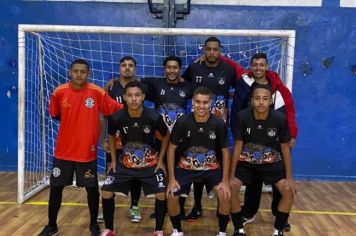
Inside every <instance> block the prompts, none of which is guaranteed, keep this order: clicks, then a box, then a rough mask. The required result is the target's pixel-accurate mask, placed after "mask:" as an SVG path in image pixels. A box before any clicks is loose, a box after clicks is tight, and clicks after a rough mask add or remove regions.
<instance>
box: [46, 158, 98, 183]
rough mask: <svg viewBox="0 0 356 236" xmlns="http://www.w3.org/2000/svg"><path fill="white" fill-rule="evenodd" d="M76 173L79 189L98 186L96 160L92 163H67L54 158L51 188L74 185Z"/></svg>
mask: <svg viewBox="0 0 356 236" xmlns="http://www.w3.org/2000/svg"><path fill="white" fill-rule="evenodd" d="M74 173H75V177H76V183H77V186H78V187H96V186H98V174H97V164H96V160H95V161H91V162H77V161H67V160H61V159H58V158H55V157H54V158H53V169H52V174H51V181H50V184H51V186H68V185H72V184H73V175H74Z"/></svg>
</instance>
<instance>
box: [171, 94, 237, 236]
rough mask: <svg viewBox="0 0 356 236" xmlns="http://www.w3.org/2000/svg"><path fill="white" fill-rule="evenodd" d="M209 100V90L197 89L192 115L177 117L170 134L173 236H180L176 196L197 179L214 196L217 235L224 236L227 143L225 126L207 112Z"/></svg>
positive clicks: (226, 209) (227, 204)
mask: <svg viewBox="0 0 356 236" xmlns="http://www.w3.org/2000/svg"><path fill="white" fill-rule="evenodd" d="M211 97H212V93H211V91H210V90H209V89H208V88H206V87H199V88H197V89H196V90H195V91H194V97H193V100H192V104H193V105H194V112H193V113H190V114H187V115H184V116H183V117H182V118H180V119H179V120H178V121H177V123H176V124H175V126H174V127H173V131H172V134H171V142H170V145H169V148H168V152H167V158H168V159H167V163H168V174H169V185H168V189H167V197H168V212H169V215H170V217H171V221H172V225H173V228H174V231H173V234H172V236H181V235H183V232H182V229H181V223H180V221H181V217H180V207H179V201H178V196H179V195H187V194H188V193H189V190H190V186H191V183H192V181H194V180H196V179H201V180H202V181H203V183H204V184H205V185H206V187H207V190H208V192H210V191H213V192H214V193H215V194H216V196H217V198H218V202H219V234H218V235H226V233H225V232H226V227H227V223H228V219H229V212H230V208H229V198H230V191H229V186H228V181H229V180H228V173H229V162H230V155H229V150H228V147H229V143H228V139H227V127H226V123H225V122H224V121H223V120H222V119H221V118H218V117H216V116H214V115H212V114H211V113H210V108H211ZM178 154H179V155H178ZM175 163H178V164H177V165H176V164H175Z"/></svg>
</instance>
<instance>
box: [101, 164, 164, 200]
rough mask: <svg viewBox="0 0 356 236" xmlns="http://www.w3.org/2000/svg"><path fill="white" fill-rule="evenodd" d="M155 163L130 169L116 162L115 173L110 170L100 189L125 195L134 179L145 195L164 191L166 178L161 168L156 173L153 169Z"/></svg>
mask: <svg viewBox="0 0 356 236" xmlns="http://www.w3.org/2000/svg"><path fill="white" fill-rule="evenodd" d="M156 166H157V165H154V166H151V167H148V168H144V169H130V168H126V167H123V166H122V165H121V164H119V163H118V164H117V166H116V173H114V172H113V171H110V172H109V174H108V175H107V177H106V179H105V181H104V185H103V187H102V188H101V190H102V191H108V192H118V193H120V194H122V195H124V196H127V195H128V193H129V191H130V189H131V185H132V184H133V183H134V182H135V180H136V181H139V182H141V184H142V188H143V192H144V193H145V196H146V197H148V196H152V195H154V194H156V193H161V192H165V191H166V186H167V179H166V176H165V175H164V173H163V171H162V170H161V169H158V170H157V172H156V173H154V170H155V169H156Z"/></svg>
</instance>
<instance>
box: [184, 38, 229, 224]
mask: <svg viewBox="0 0 356 236" xmlns="http://www.w3.org/2000/svg"><path fill="white" fill-rule="evenodd" d="M220 55H221V48H220V40H219V39H218V38H216V37H209V38H207V39H206V40H205V46H204V59H205V60H204V61H203V62H197V63H193V64H191V65H189V66H188V68H187V70H186V71H185V72H184V74H183V75H182V77H183V78H184V79H186V80H188V81H191V83H192V87H193V89H195V88H197V87H200V86H205V87H207V88H209V89H210V91H212V93H213V102H212V108H211V113H213V114H214V115H216V116H218V117H220V118H222V119H223V120H224V121H225V122H227V121H228V99H229V98H230V94H229V89H230V87H231V86H234V85H235V79H236V74H235V71H234V68H232V67H231V66H230V65H229V64H227V63H225V62H223V61H221V60H219V57H220ZM203 187H204V185H202V184H201V183H199V182H194V201H195V202H194V207H193V209H192V211H191V213H190V214H189V215H188V216H187V220H188V221H194V220H196V219H198V218H199V217H201V216H202V207H201V199H202V194H203Z"/></svg>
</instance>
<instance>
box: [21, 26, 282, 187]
mask: <svg viewBox="0 0 356 236" xmlns="http://www.w3.org/2000/svg"><path fill="white" fill-rule="evenodd" d="M163 31H164V29H162V32H163ZM257 35H258V34H257V33H256V36H235V35H230V36H225V35H224V36H221V35H219V34H215V35H214V36H217V37H218V38H219V39H220V40H221V44H222V52H223V54H225V55H227V56H228V57H230V58H231V59H233V60H235V61H238V62H239V63H240V64H241V65H242V66H243V67H245V68H246V67H248V66H249V60H250V58H251V56H252V55H253V54H255V53H256V52H265V53H266V54H267V55H268V59H269V66H270V69H271V70H274V71H278V72H279V73H280V75H281V77H282V79H284V78H285V72H286V65H287V64H286V63H287V58H288V55H287V54H286V53H285V52H286V51H287V46H288V44H287V42H288V38H287V37H261V36H257ZM206 38H207V36H204V35H181V36H167V35H164V34H162V35H152V34H149V35H144V34H142V35H137V34H135V35H130V30H128V32H126V33H124V34H117V33H70V32H31V31H29V32H25V68H23V70H25V91H24V94H23V96H24V102H25V111H24V112H25V120H24V130H23V132H24V163H25V167H24V170H23V171H24V176H25V177H24V178H25V179H24V181H23V185H24V186H23V188H24V190H23V191H24V194H26V193H29V192H31V191H33V190H34V189H35V188H36V187H37V186H39V185H41V184H43V183H46V180H48V176H49V174H50V170H51V163H52V155H53V152H54V146H55V139H56V136H57V131H58V122H57V121H55V120H52V119H51V118H50V117H49V113H48V101H49V98H50V96H51V94H52V92H53V90H54V89H55V88H56V87H57V86H58V85H60V84H62V83H65V82H67V81H68V79H69V78H68V76H67V70H68V68H69V66H70V63H71V62H72V61H73V60H75V59H77V58H83V59H85V60H87V61H88V62H89V65H90V67H91V72H92V74H91V77H90V82H93V83H95V84H97V85H99V86H101V87H103V86H104V84H105V83H106V82H107V81H108V80H109V79H110V78H113V77H117V76H118V74H117V73H118V68H119V64H118V61H119V60H120V58H121V57H123V56H127V55H130V56H133V57H134V58H135V59H136V61H137V68H136V75H137V77H147V76H154V77H160V76H163V65H162V64H163V60H164V57H166V56H168V55H177V56H179V57H181V58H182V61H183V67H182V71H181V72H183V71H184V70H185V68H186V67H187V65H189V64H190V63H192V62H193V61H194V60H195V59H197V58H198V57H199V56H200V55H201V54H202V49H203V45H204V41H205V39H206ZM104 158H105V155H104V152H103V151H102V150H101V149H99V151H98V160H99V161H98V167H99V169H98V171H99V172H100V173H101V175H102V174H103V173H104V169H105V161H104ZM19 171H21V170H19Z"/></svg>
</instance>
